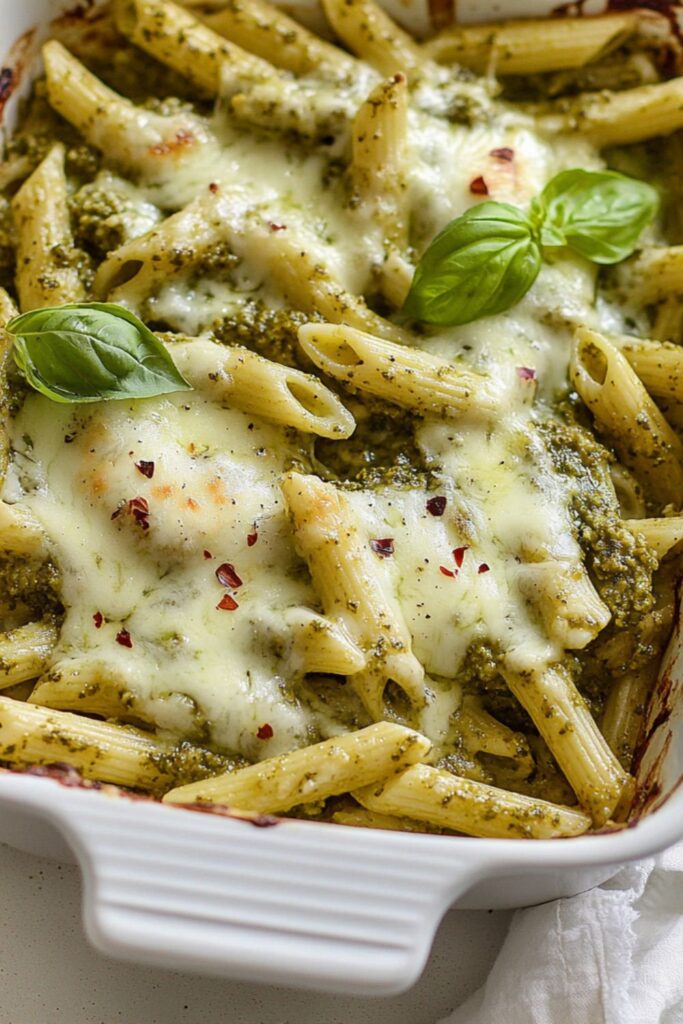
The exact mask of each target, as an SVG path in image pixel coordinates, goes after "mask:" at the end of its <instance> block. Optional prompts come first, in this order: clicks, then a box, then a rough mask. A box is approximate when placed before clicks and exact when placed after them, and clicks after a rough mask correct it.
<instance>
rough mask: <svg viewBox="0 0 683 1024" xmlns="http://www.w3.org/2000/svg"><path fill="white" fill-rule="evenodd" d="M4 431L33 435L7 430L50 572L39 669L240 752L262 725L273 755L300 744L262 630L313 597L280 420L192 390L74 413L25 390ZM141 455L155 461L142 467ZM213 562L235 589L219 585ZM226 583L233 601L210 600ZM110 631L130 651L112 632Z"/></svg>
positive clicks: (304, 727)
mask: <svg viewBox="0 0 683 1024" xmlns="http://www.w3.org/2000/svg"><path fill="white" fill-rule="evenodd" d="M16 431H17V437H18V438H21V436H22V435H23V436H24V437H25V438H29V437H30V441H31V447H30V448H27V447H26V441H23V442H22V441H21V440H17V442H16V444H17V447H18V448H19V453H18V455H17V468H18V471H19V473H20V475H21V476H22V478H23V485H24V487H25V488H26V495H25V498H24V502H25V504H27V505H28V506H29V508H30V509H31V511H32V512H33V514H34V515H35V517H36V518H37V519H38V520H39V521H40V522H41V523H42V525H43V526H44V528H45V530H46V532H47V534H48V536H49V537H50V539H51V544H52V549H53V555H54V558H55V560H56V562H57V564H58V566H59V568H60V570H61V573H62V595H63V601H64V604H65V607H66V609H67V615H66V620H65V623H64V626H63V628H62V631H61V636H60V640H59V644H58V647H57V649H56V651H55V653H54V656H53V663H52V668H51V677H52V678H54V676H55V673H59V672H60V671H63V672H65V673H66V675H67V676H69V675H71V674H72V672H73V669H74V668H77V669H78V671H79V672H80V673H81V674H82V677H83V679H84V680H85V681H88V680H90V679H92V678H95V677H97V676H100V677H101V678H102V679H104V680H111V681H112V684H113V685H114V686H116V687H117V688H119V689H120V690H124V691H127V692H130V693H131V694H133V695H134V697H135V701H136V709H137V710H139V712H140V713H141V714H142V716H143V717H148V718H149V719H150V720H151V721H153V722H156V723H157V724H159V725H162V726H164V727H166V728H171V729H174V730H175V731H178V732H181V733H182V732H188V731H189V732H190V733H195V734H196V731H197V725H198V724H199V725H202V724H203V723H204V722H207V723H209V732H210V736H211V738H212V740H213V741H214V742H215V743H217V744H219V745H220V746H223V747H226V748H227V749H231V750H240V751H241V752H243V753H244V754H246V755H247V756H252V757H255V756H257V755H258V753H259V749H258V748H260V747H263V746H264V744H263V743H262V742H261V741H259V740H257V739H256V731H257V728H258V726H259V725H260V724H262V723H263V722H266V721H267V722H269V723H270V724H271V725H272V726H273V729H274V733H275V735H274V738H273V740H272V741H271V743H270V744H266V746H267V747H268V750H269V752H274V751H278V750H284V749H290V748H291V747H293V746H298V745H300V744H301V743H304V742H306V740H307V738H308V730H309V727H310V725H311V723H310V722H309V717H308V716H307V715H306V714H305V712H304V711H303V710H302V708H301V707H300V705H299V704H298V703H297V701H296V700H295V699H294V698H292V697H288V696H287V690H288V686H287V684H288V681H289V680H288V676H289V675H290V668H291V667H290V666H288V665H287V662H286V661H285V660H282V659H278V657H277V656H276V654H275V653H274V646H275V645H274V644H273V642H272V640H270V639H269V633H270V626H269V620H268V616H269V615H270V614H271V613H272V612H273V611H274V610H278V609H282V610H284V609H286V608H289V607H292V606H298V605H305V606H311V605H313V604H314V601H315V598H314V595H313V593H312V591H311V588H310V585H309V583H308V581H307V579H306V577H305V575H303V574H302V573H301V572H300V570H299V566H298V561H297V559H296V557H295V555H294V552H293V549H292V546H291V542H290V538H289V529H288V524H287V519H286V516H285V514H284V509H283V502H282V497H281V494H280V489H279V485H278V480H279V476H280V474H281V472H282V470H283V468H284V465H285V463H286V462H287V461H288V460H289V459H290V458H291V457H292V456H293V455H294V454H295V450H294V449H293V448H292V446H291V444H290V443H289V442H288V440H287V438H286V436H285V434H284V432H283V431H281V430H278V429H277V428H275V427H270V426H267V425H265V424H263V423H262V422H255V421H253V420H252V419H250V418H249V417H248V416H247V415H246V414H243V413H240V412H237V411H234V410H228V409H222V408H219V407H217V406H214V405H212V404H211V403H210V402H209V400H208V399H206V398H204V397H203V396H202V395H201V394H199V393H192V394H189V395H186V394H182V395H180V396H178V397H175V396H174V397H168V398H160V399H148V400H145V401H141V402H136V403H134V404H133V405H129V404H128V403H124V402H112V403H109V404H107V405H101V406H84V407H82V408H79V409H77V410H76V411H75V412H74V411H73V409H71V408H69V407H67V406H55V405H54V404H53V403H51V402H50V401H48V400H46V399H44V398H42V397H39V396H31V397H30V398H29V399H28V400H27V401H26V403H25V406H24V409H23V410H22V412H21V414H20V416H19V417H18V419H17V423H16ZM66 439H69V440H68V441H67V440H66ZM141 460H145V461H148V462H150V461H151V462H154V474H153V476H152V478H151V479H148V478H147V477H145V476H144V475H143V474H142V473H141V472H140V470H139V469H137V468H136V462H139V461H141ZM135 498H143V499H145V501H146V502H147V503H148V507H149V517H148V519H147V521H148V523H149V527H148V528H147V529H145V528H144V526H143V524H142V523H141V522H139V521H138V519H136V517H135V515H134V514H132V513H131V512H130V511H129V509H128V506H127V504H126V503H127V502H129V501H130V500H131V499H135ZM119 509H122V511H121V513H120V514H119V515H117V516H116V517H115V518H114V519H112V514H113V513H116V512H117V510H119ZM144 518H147V517H143V519H144ZM254 533H256V534H257V536H258V539H257V541H256V543H255V544H253V545H252V546H251V547H250V546H249V544H248V541H247V538H248V536H249V535H250V534H251V535H253V534H254ZM223 563H228V564H230V565H232V566H234V570H235V571H236V572H237V574H238V576H239V578H240V579H241V580H242V584H241V586H239V587H235V588H226V587H225V586H223V585H221V583H220V582H219V581H218V579H217V578H216V569H217V567H218V566H220V565H221V564H223ZM226 593H230V594H231V595H232V596H233V597H234V599H235V600H236V601H237V603H238V608H236V609H235V610H234V611H226V610H221V609H218V608H217V604H218V603H219V602H220V600H221V598H222V597H223V595H224V594H226ZM97 612H100V613H101V614H102V615H103V616H104V619H105V622H104V624H103V625H102V626H101V628H99V629H98V628H96V626H95V623H94V620H93V615H94V614H95V613H97ZM262 612H263V613H265V618H264V617H263V616H262ZM262 619H263V623H262ZM122 629H126V630H128V632H129V634H130V637H131V642H132V647H130V648H129V647H125V646H122V645H121V644H120V643H119V642H117V640H116V637H117V634H120V631H121V630H122ZM171 694H175V695H178V694H180V695H182V696H183V697H184V698H187V699H186V700H183V701H178V700H171V701H167V700H164V699H163V698H164V697H167V696H168V695H171ZM188 708H189V709H190V711H189V713H188Z"/></svg>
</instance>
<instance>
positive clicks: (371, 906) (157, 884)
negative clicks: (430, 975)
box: [34, 780, 481, 995]
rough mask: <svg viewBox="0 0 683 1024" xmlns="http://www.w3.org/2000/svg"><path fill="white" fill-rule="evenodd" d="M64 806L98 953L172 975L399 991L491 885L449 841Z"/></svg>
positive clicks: (117, 803) (57, 812) (74, 799)
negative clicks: (466, 902)
mask: <svg viewBox="0 0 683 1024" xmlns="http://www.w3.org/2000/svg"><path fill="white" fill-rule="evenodd" d="M34 781H38V780H34ZM59 795H60V797H61V796H62V795H63V796H65V797H68V798H69V799H68V800H64V801H62V800H59V801H56V802H54V803H53V804H52V806H51V811H52V814H51V815H50V817H53V820H54V819H56V820H55V823H56V824H57V825H58V826H59V828H60V830H61V831H62V832H63V833H64V835H65V836H66V838H67V841H68V842H69V843H70V844H71V845H72V847H73V848H74V850H75V852H76V854H77V856H78V858H79V861H80V864H81V867H82V869H83V875H84V882H85V891H84V919H85V927H86V931H87V933H88V936H89V938H90V940H91V941H92V942H93V943H94V945H95V946H96V947H97V948H98V949H99V950H100V951H101V952H103V953H106V954H108V955H112V956H116V957H120V958H123V959H126V960H133V961H136V962H145V963H150V964H155V965H157V966H161V967H174V968H178V969H181V970H186V971H187V970H189V971H197V972H199V973H206V974H209V973H210V974H217V975H222V976H224V977H234V978H239V979H243V980H248V981H253V982H265V983H271V984H286V985H290V986H297V987H306V988H314V989H319V990H323V991H332V992H334V991H337V992H346V993H355V994H358V995H372V994H376V995H390V994H393V993H397V992H401V991H403V990H405V989H406V988H408V987H409V986H410V985H412V984H413V982H414V981H416V979H417V978H418V977H419V975H420V973H421V972H422V969H423V967H424V964H425V962H426V959H427V957H428V955H429V951H430V949H431V945H432V941H433V938H434V934H435V932H436V929H437V927H438V924H439V922H440V920H441V917H442V916H443V914H444V912H445V911H446V910H447V909H448V907H449V906H450V905H451V904H452V902H453V901H454V900H455V899H456V898H457V897H458V896H459V895H460V894H461V893H462V892H464V891H465V890H466V889H468V888H469V887H470V886H471V885H472V884H473V882H474V881H476V880H478V879H479V878H480V877H481V870H479V871H478V872H477V871H475V870H474V869H473V867H472V865H471V864H466V863H465V862H464V858H463V857H462V855H454V851H453V849H452V847H450V844H449V843H448V842H446V843H444V842H440V841H439V837H421V836H417V837H416V836H413V835H404V834H399V833H390V832H379V831H377V830H368V829H358V828H340V827H338V826H333V825H320V824H317V825H315V824H309V823H300V822H284V823H280V824H279V825H278V826H277V827H273V828H260V829H256V828H254V826H253V825H252V824H249V823H246V822H244V821H235V820H231V819H226V818H217V817H214V816H213V815H208V814H199V813H192V812H189V811H180V810H178V809H174V808H168V807H164V806H161V805H158V804H153V803H148V802H143V801H140V802H139V803H136V802H130V801H128V800H107V799H106V798H103V796H102V795H101V794H95V793H83V792H71V791H70V792H68V793H61V794H59ZM76 804H80V805H84V804H85V806H82V807H80V808H76V807H75V805H76ZM416 840H417V842H418V843H419V844H420V845H421V846H422V847H423V848H422V849H421V850H420V851H419V852H418V851H417V850H416V848H415V842H416ZM421 840H425V842H424V843H422V842H421ZM406 841H407V842H406ZM449 847H450V848H449Z"/></svg>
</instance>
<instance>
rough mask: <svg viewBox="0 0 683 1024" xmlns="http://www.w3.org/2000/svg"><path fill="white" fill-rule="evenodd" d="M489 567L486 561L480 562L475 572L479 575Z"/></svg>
mask: <svg viewBox="0 0 683 1024" xmlns="http://www.w3.org/2000/svg"><path fill="white" fill-rule="evenodd" d="M489 568H490V567H489V566H488V565H487V564H486V562H482V563H481V565H480V566H479V568H478V569H477V572H478V573H479V575H480V576H481V574H482V573H483V572H488V571H489Z"/></svg>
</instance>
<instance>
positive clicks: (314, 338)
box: [299, 323, 497, 417]
mask: <svg viewBox="0 0 683 1024" xmlns="http://www.w3.org/2000/svg"><path fill="white" fill-rule="evenodd" d="M299 344H300V345H301V347H302V349H303V350H304V352H305V353H306V355H307V356H308V357H309V358H310V359H311V360H312V361H313V362H314V363H315V365H316V366H317V367H319V369H321V370H323V372H324V373H326V374H328V375H329V376H330V377H334V378H335V379H336V380H340V381H343V382H344V383H345V384H348V385H349V387H351V388H353V389H356V390H359V391H367V392H369V393H370V394H372V395H377V396H378V397H379V398H385V399H387V400H388V401H390V402H395V403H396V404H397V405H402V406H404V407H405V408H407V409H412V410H413V411H414V412H417V413H419V414H421V415H429V414H431V415H436V416H445V417H456V416H460V415H462V414H463V413H467V412H478V413H480V414H482V415H486V414H487V413H488V414H492V413H494V412H495V411H496V409H497V402H496V400H495V397H494V396H493V394H492V392H491V391H490V390H489V388H488V381H487V379H486V378H485V377H482V376H481V375H480V374H478V373H476V372H474V371H473V370H470V369H468V368H465V367H458V366H454V365H452V364H451V363H448V362H447V361H446V360H445V359H441V358H440V357H439V356H432V355H429V354H428V353H426V352H423V351H421V350H420V349H417V348H409V347H408V346H404V345H396V344H393V343H392V342H390V341H385V340H383V339H381V338H377V337H374V336H373V335H371V334H366V333H364V332H362V331H358V330H355V329H354V328H351V327H347V326H343V325H340V326H336V325H333V324H318V323H310V324H304V326H303V327H300V328H299Z"/></svg>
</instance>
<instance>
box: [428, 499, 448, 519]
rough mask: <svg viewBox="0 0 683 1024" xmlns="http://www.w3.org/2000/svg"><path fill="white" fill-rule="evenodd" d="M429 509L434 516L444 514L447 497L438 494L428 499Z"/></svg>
mask: <svg viewBox="0 0 683 1024" xmlns="http://www.w3.org/2000/svg"><path fill="white" fill-rule="evenodd" d="M427 511H428V512H429V514H430V515H432V516H442V515H443V514H444V512H445V511H446V498H445V497H444V496H443V494H437V496H436V497H435V498H430V499H429V500H428V501H427Z"/></svg>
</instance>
